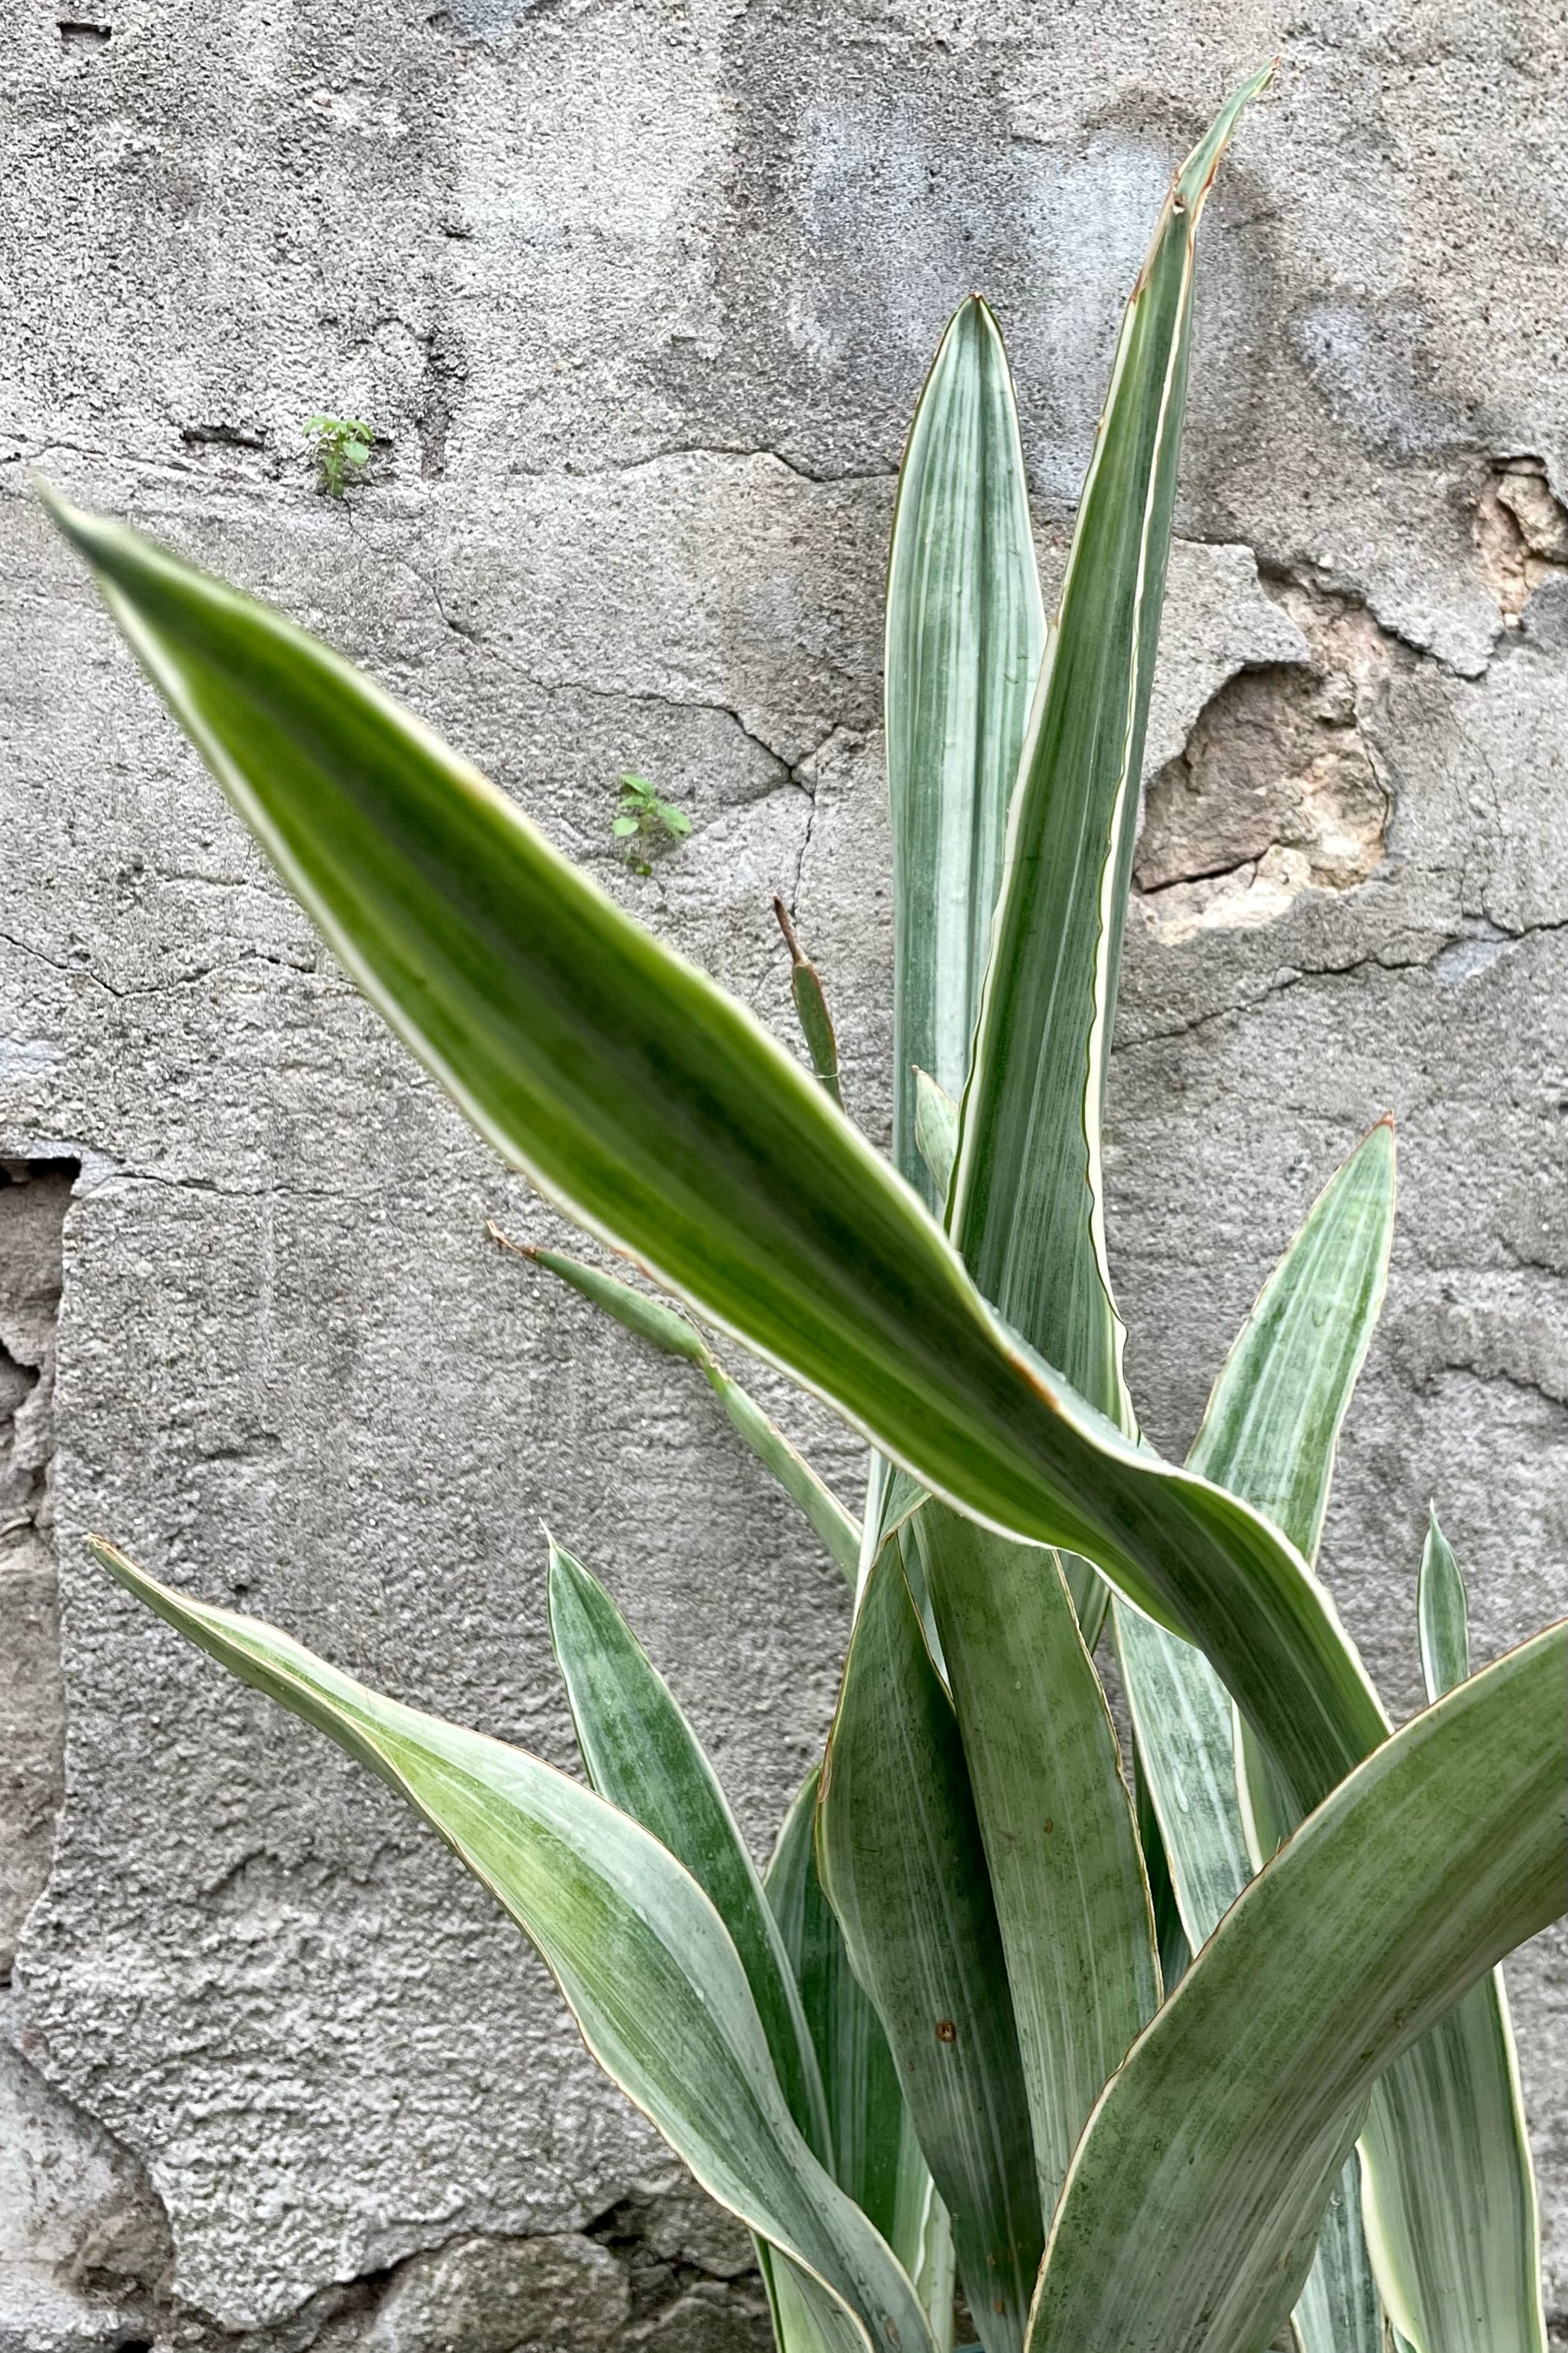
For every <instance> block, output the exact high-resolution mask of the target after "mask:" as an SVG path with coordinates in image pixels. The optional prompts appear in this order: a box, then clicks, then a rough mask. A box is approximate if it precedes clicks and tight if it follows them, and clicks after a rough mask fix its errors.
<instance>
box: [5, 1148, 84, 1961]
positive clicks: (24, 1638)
mask: <svg viewBox="0 0 1568 2353" xmlns="http://www.w3.org/2000/svg"><path fill="white" fill-rule="evenodd" d="M77 1173H78V1171H77V1167H76V1165H75V1163H74V1162H63V1161H62V1162H56V1161H26V1160H16V1161H10V1162H5V1163H0V1984H8V1983H9V1981H10V1976H11V1964H12V1962H13V1960H14V1959H15V1958H16V1940H17V1937H18V1936H19V1935H20V1933H21V1927H22V1923H23V1921H24V1920H25V1919H26V1915H27V1913H28V1910H29V1909H30V1907H31V1906H32V1905H33V1903H34V1902H35V1900H36V1899H37V1896H38V1895H39V1894H41V1893H42V1890H43V1886H44V1883H45V1881H46V1880H47V1877H48V1873H49V1852H50V1848H51V1846H52V1844H53V1841H54V1829H55V1816H56V1814H57V1812H58V1810H59V1803H60V1799H61V1797H62V1795H63V1793H64V1783H63V1778H62V1772H63V1752H64V1745H65V1702H64V1692H63V1689H62V1685H61V1680H60V1632H59V1594H58V1579H57V1575H56V1569H55V1556H54V1540H53V1531H54V1504H53V1498H52V1496H51V1493H50V1470H51V1461H52V1456H53V1452H54V1418H53V1408H54V1386H55V1335H56V1323H57V1319H58V1314H59V1303H60V1281H61V1257H62V1239H63V1229H64V1224H65V1213H66V1208H67V1205H68V1201H69V1198H70V1187H71V1181H72V1179H73V1177H74V1176H76V1175H77Z"/></svg>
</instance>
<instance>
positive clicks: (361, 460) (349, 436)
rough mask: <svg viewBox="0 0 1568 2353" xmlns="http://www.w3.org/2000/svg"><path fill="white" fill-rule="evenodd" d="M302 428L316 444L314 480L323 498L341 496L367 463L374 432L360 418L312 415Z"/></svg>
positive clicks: (338, 497)
mask: <svg viewBox="0 0 1568 2353" xmlns="http://www.w3.org/2000/svg"><path fill="white" fill-rule="evenodd" d="M305 431H306V434H307V435H308V437H309V438H310V441H311V442H312V443H313V444H314V445H315V459H316V481H317V486H318V488H319V489H320V491H321V495H322V496H323V498H329V499H341V498H342V495H343V492H344V491H346V490H347V489H348V486H349V484H350V483H351V482H352V481H353V480H356V478H357V477H358V476H359V475H361V474H362V473H363V471H364V470H365V468H366V466H368V465H369V463H370V453H371V448H372V445H373V444H374V439H375V435H374V431H373V430H372V428H371V427H369V426H368V425H367V424H366V423H365V422H364V419H363V417H310V418H308V419H307V421H306V425H305Z"/></svg>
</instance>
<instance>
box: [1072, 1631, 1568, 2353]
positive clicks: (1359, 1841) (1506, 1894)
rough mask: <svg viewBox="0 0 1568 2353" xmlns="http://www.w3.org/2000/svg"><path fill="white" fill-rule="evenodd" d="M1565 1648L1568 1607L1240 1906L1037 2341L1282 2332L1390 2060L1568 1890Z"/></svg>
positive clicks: (1134, 2113) (1214, 1948) (1384, 1754)
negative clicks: (1559, 1622) (1558, 1621)
mask: <svg viewBox="0 0 1568 2353" xmlns="http://www.w3.org/2000/svg"><path fill="white" fill-rule="evenodd" d="M1565 1668H1568V1627H1563V1626H1558V1627H1555V1628H1552V1629H1550V1630H1548V1631H1547V1632H1545V1633H1543V1634H1542V1635H1539V1636H1537V1637H1536V1639H1535V1640H1534V1641H1531V1642H1529V1643H1526V1644H1525V1645H1524V1647H1523V1648H1522V1649H1521V1650H1519V1651H1513V1652H1510V1655H1509V1656H1508V1657H1507V1658H1505V1659H1501V1660H1500V1661H1499V1662H1497V1663H1496V1665H1494V1666H1491V1667H1489V1668H1488V1669H1487V1670H1486V1671H1485V1672H1484V1673H1482V1674H1479V1675H1477V1676H1475V1677H1474V1678H1473V1679H1472V1680H1471V1681H1470V1682H1469V1683H1464V1684H1461V1685H1460V1687H1459V1688H1458V1690H1457V1691H1455V1692H1453V1693H1451V1694H1449V1695H1448V1697H1447V1699H1445V1700H1442V1701H1440V1702H1439V1703H1438V1704H1437V1705H1436V1706H1435V1707H1433V1708H1429V1709H1428V1710H1426V1713H1425V1714H1424V1715H1418V1716H1416V1717H1415V1720H1414V1721H1413V1722H1412V1723H1410V1724H1408V1725H1405V1727H1404V1729H1403V1730H1402V1731H1401V1732H1399V1733H1397V1734H1395V1735H1394V1737H1393V1738H1392V1739H1390V1740H1388V1741H1385V1742H1384V1745H1383V1746H1381V1747H1380V1748H1378V1749H1377V1750H1376V1751H1375V1753H1374V1754H1373V1756H1372V1757H1369V1758H1368V1759H1367V1760H1366V1762H1365V1763H1364V1764H1363V1765H1362V1766H1360V1767H1358V1768H1357V1770H1356V1771H1355V1772H1354V1773H1352V1775H1351V1776H1350V1777H1349V1778H1347V1780H1346V1781H1345V1782H1344V1783H1343V1784H1342V1787H1341V1788H1338V1789H1336V1790H1335V1791H1334V1793H1333V1795H1332V1796H1331V1798H1330V1799H1328V1801H1327V1802H1326V1803H1325V1804H1324V1805H1322V1806H1321V1807H1320V1808H1319V1809H1318V1810H1317V1811H1316V1812H1315V1813H1314V1814H1313V1815H1312V1816H1311V1817H1310V1820H1308V1821H1306V1822H1305V1823H1304V1824H1303V1825H1302V1827H1301V1828H1300V1830H1299V1831H1297V1833H1296V1835H1295V1837H1294V1838H1293V1839H1292V1840H1291V1841H1290V1842H1289V1845H1288V1846H1287V1847H1286V1848H1285V1849H1284V1851H1283V1852H1282V1853H1280V1854H1279V1855H1278V1856H1277V1857H1276V1858H1275V1860H1274V1862H1272V1863H1271V1864H1270V1866H1269V1868H1268V1871H1266V1872H1265V1873H1262V1875H1261V1876H1260V1877H1259V1878H1258V1879H1256V1880H1254V1881H1253V1882H1252V1883H1251V1885H1250V1886H1249V1887H1248V1888H1247V1891H1246V1893H1245V1894H1243V1895H1242V1896H1241V1897H1240V1899H1239V1900H1238V1901H1237V1903H1236V1904H1235V1905H1233V1906H1232V1907H1231V1909H1230V1911H1229V1912H1228V1913H1227V1914H1226V1917H1225V1918H1224V1920H1223V1921H1222V1922H1221V1923H1220V1926H1219V1927H1218V1928H1217V1929H1216V1930H1215V1934H1214V1936H1213V1937H1212V1938H1211V1939H1210V1941H1209V1943H1208V1945H1207V1946H1206V1947H1205V1949H1204V1951H1203V1952H1202V1953H1200V1954H1199V1955H1198V1957H1197V1958H1196V1959H1195V1960H1194V1964H1193V1966H1192V1968H1190V1969H1189V1970H1188V1971H1187V1974H1186V1976H1185V1977H1184V1978H1183V1979H1182V1982H1181V1984H1180V1986H1179V1987H1178V1988H1177V1989H1176V1991H1175V1993H1174V1994H1173V1996H1172V1998H1171V2000H1170V2001H1169V2002H1167V2003H1166V2005H1165V2006H1164V2008H1163V2010H1162V2011H1161V2012H1160V2014H1159V2016H1158V2018H1156V2020H1155V2021H1154V2023H1153V2024H1152V2026H1151V2027H1150V2028H1149V2029H1148V2031H1147V2032H1146V2033H1145V2034H1144V2035H1143V2036H1142V2039H1141V2040H1140V2041H1139V2042H1137V2043H1136V2044H1135V2045H1134V2047H1133V2050H1132V2052H1131V2055H1130V2056H1129V2058H1128V2060H1127V2062H1126V2063H1125V2065H1124V2066H1123V2067H1122V2068H1121V2072H1120V2073H1118V2074H1117V2075H1115V2076H1114V2077H1113V2078H1112V2079H1111V2082H1110V2084H1109V2085H1108V2087H1107V2089H1106V2092H1105V2094H1104V2096H1103V2098H1102V2100H1101V2102H1100V2106H1099V2108H1098V2109H1097V2110H1096V2113H1095V2115H1094V2116H1093V2118H1092V2119H1091V2121H1090V2124H1089V2130H1088V2131H1087V2133H1086V2134H1085V2136H1084V2138H1083V2140H1082V2142H1081V2143H1080V2145H1079V2152H1078V2155H1077V2157H1076V2158H1075V2159H1074V2163H1073V2168H1072V2171H1071V2173H1070V2174H1069V2176H1068V2184H1067V2188H1066V2189H1065V2190H1064V2192H1063V2194H1062V2200H1061V2203H1060V2205H1059V2206H1058V2209H1057V2214H1056V2220H1055V2222H1054V2225H1053V2228H1052V2232H1051V2239H1050V2244H1049V2248H1048V2250H1047V2258H1046V2264H1045V2269H1044V2272H1043V2274H1042V2277H1041V2284H1040V2293H1039V2295H1038V2296H1037V2300H1036V2305H1035V2309H1034V2313H1033V2315H1032V2318H1031V2327H1030V2345H1031V2348H1033V2353H1258V2348H1259V2347H1260V2346H1262V2345H1266V2344H1267V2343H1268V2339H1269V2337H1270V2335H1271V2334H1272V2332H1273V2331H1274V2330H1275V2329H1276V2328H1277V2327H1279V2323H1280V2322H1281V2321H1282V2320H1283V2319H1284V2317H1285V2316H1286V2313H1287V2312H1288V2311H1289V2307H1290V2306H1291V2305H1292V2303H1293V2302H1294V2301H1295V2299H1296V2297H1297V2295H1299V2294H1300V2288H1301V2286H1302V2284H1303V2283H1304V2281H1305V2278H1306V2274H1307V2271H1308V2268H1309V2264H1310V2258H1311V2254H1312V2249H1313V2245H1314V2242H1315V2240H1316V2237H1317V2232H1318V2227H1319V2222H1320V2220H1321V2215H1322V2211H1323V2209H1324V2206H1325V2204H1326V2202H1327V2200H1328V2199H1329V2197H1330V2195H1331V2191H1332V2189H1333V2185H1334V2182H1335V2180H1336V2179H1337V2178H1338V2177H1339V2174H1340V2172H1341V2168H1342V2166H1343V2164H1344V2161H1345V2158H1346V2157H1347V2156H1348V2154H1349V2151H1350V2147H1351V2143H1352V2139H1353V2137H1354V2136H1355V2133H1356V2130H1357V2126H1358V2125H1359V2122H1360V2118H1361V2115H1362V2111H1363V2108H1364V2106H1365V2103H1366V2100H1367V2097H1368V2094H1369V2093H1370V2092H1371V2089H1372V2087H1373V2083H1374V2082H1375V2080H1376V2078H1377V2077H1378V2076H1379V2075H1380V2074H1381V2073H1384V2071H1385V2070H1386V2069H1387V2068H1388V2067H1389V2066H1390V2064H1391V2063H1393V2062H1394V2061H1395V2060H1396V2059H1397V2058H1398V2057H1399V2055H1400V2053H1401V2052H1404V2051H1406V2050H1408V2049H1409V2048H1410V2047H1411V2046H1412V2045H1413V2044H1414V2043H1415V2042H1417V2041H1418V2040H1419V2039H1420V2037H1421V2036H1422V2035H1423V2034H1424V2033H1426V2031H1428V2030H1429V2029H1430V2028H1431V2027H1432V2026H1433V2025H1434V2024H1435V2023H1436V2021H1437V2020H1438V2019H1440V2018H1441V2017H1442V2015H1443V2014H1444V2012H1445V2011H1446V2010H1449V2009H1450V2008H1451V2007H1452V2005H1453V2004H1454V2002H1455V2001H1456V2000H1458V1998H1459V1997H1460V1996H1461V1995H1462V1994H1463V1993H1464V1992H1465V1990H1466V1989H1467V1988H1468V1987H1469V1986H1470V1985H1472V1984H1474V1983H1475V1981H1476V1980H1477V1978H1479V1977H1480V1976H1481V1975H1482V1974H1483V1973H1484V1972H1485V1971H1486V1970H1487V1969H1489V1968H1491V1967H1492V1966H1493V1965H1494V1964H1495V1963H1496V1962H1497V1961H1498V1960H1499V1959H1500V1957H1501V1956H1502V1955H1503V1954H1504V1953H1505V1952H1507V1951H1509V1950H1510V1948H1511V1947H1513V1946H1515V1945H1518V1944H1521V1943H1522V1942H1523V1941H1524V1939H1525V1938H1526V1937H1528V1936H1533V1935H1535V1934H1536V1933H1537V1932H1538V1931H1539V1930H1541V1929H1542V1928H1543V1927H1545V1926H1547V1925H1548V1924H1549V1923H1550V1922H1551V1921H1552V1920H1553V1919H1554V1918H1556V1917H1557V1916H1558V1915H1559V1914H1560V1913H1561V1912H1562V1910H1563V1905H1564V1897H1565V1894H1568V1800H1565V1793H1568V1716H1565V1713H1564V1710H1563V1674H1564V1670H1565ZM1130 2249H1134V2250H1136V2261H1134V2262H1129V2261H1128V2260H1127V2255H1128V2251H1129V2250H1130ZM1478 2342H1482V2343H1485V2344H1486V2345H1487V2346H1488V2347H1489V2348H1490V2346H1491V2345H1492V2344H1493V2343H1494V2342H1495V2340H1494V2339H1493V2338H1492V2337H1490V2336H1489V2335H1488V2336H1486V2337H1481V2338H1479V2339H1478V2338H1474V2337H1472V2339H1471V2343H1472V2348H1473V2347H1474V2345H1475V2344H1476V2343H1478Z"/></svg>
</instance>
